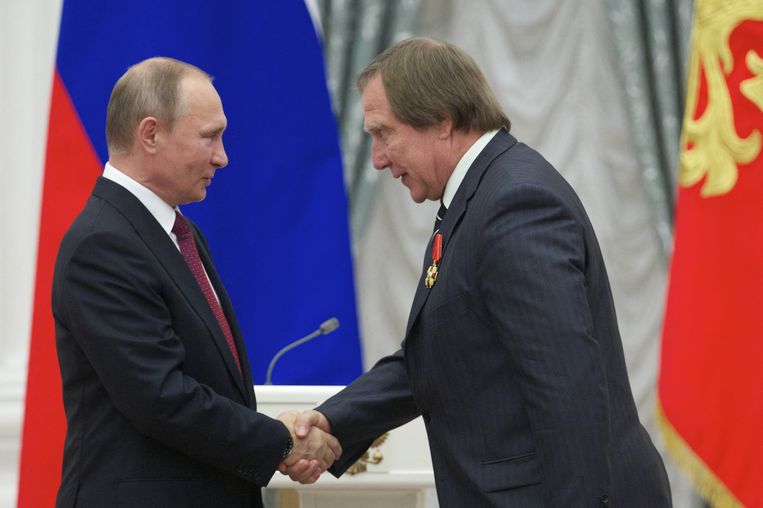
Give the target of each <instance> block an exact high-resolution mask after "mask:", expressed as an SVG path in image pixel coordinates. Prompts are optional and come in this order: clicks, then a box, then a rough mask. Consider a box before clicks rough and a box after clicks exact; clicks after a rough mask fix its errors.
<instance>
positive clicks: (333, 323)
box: [265, 317, 339, 385]
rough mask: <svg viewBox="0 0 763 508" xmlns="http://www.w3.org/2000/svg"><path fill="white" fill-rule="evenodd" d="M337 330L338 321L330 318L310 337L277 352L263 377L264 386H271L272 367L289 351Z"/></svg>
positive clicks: (307, 336)
mask: <svg viewBox="0 0 763 508" xmlns="http://www.w3.org/2000/svg"><path fill="white" fill-rule="evenodd" d="M337 328H339V320H338V319H337V318H335V317H332V318H331V319H328V320H326V321H324V322H323V323H321V326H320V327H319V328H318V329H317V330H315V331H314V332H313V333H311V334H310V335H306V336H304V337H302V338H301V339H299V340H295V341H294V342H292V343H291V344H288V345H287V346H286V347H284V348H283V349H281V350H280V351H279V352H277V353H276V355H275V356H274V357H273V359H272V360H270V365H269V366H268V374H267V376H266V377H265V384H266V385H272V384H273V383H272V382H271V378H272V376H273V367H275V365H276V362H277V361H278V359H279V358H281V357H282V356H283V355H284V353H287V352H289V351H291V350H292V349H294V348H295V347H297V346H301V345H302V344H304V343H305V342H307V341H309V340H312V339H314V338H316V337H317V336H318V335H326V334H327V333H331V332H333V331H334V330H336V329H337Z"/></svg>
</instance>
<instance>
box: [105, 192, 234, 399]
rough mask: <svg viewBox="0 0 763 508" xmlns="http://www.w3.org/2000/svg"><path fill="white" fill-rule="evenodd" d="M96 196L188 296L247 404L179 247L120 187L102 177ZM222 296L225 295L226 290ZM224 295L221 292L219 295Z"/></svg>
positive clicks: (221, 337) (224, 344)
mask: <svg viewBox="0 0 763 508" xmlns="http://www.w3.org/2000/svg"><path fill="white" fill-rule="evenodd" d="M93 194H94V195H96V196H99V197H101V198H103V199H105V200H107V201H108V202H109V203H111V204H112V205H113V206H114V207H115V208H116V209H117V210H119V211H120V212H122V214H123V215H124V216H125V218H126V219H127V220H128V221H130V222H131V223H132V225H133V226H134V227H135V230H136V231H137V232H138V234H139V235H140V237H141V238H142V239H143V241H144V242H145V243H146V245H147V246H148V248H149V249H150V250H151V251H152V252H153V253H154V255H155V256H156V258H157V259H158V260H159V262H160V263H161V264H162V266H164V269H165V270H167V273H168V274H169V275H170V277H171V278H172V280H174V281H175V284H177V286H178V288H180V291H181V292H182V293H183V295H185V297H186V299H187V300H188V303H189V304H190V306H191V307H192V308H193V310H194V311H195V312H196V313H197V314H198V316H199V317H200V318H201V320H202V321H203V322H204V324H205V325H206V327H207V329H208V330H209V332H210V334H211V335H212V337H214V342H215V345H216V346H217V349H218V351H219V352H220V355H221V356H222V358H223V361H224V363H225V366H226V368H227V369H228V372H229V374H230V376H231V378H232V380H233V382H234V384H235V385H236V387H237V388H238V390H239V391H240V392H241V395H242V396H243V397H244V400H247V401H248V400H249V395H248V390H245V389H244V382H243V380H242V379H241V374H239V371H238V367H237V366H236V362H235V360H234V359H233V355H232V354H231V352H230V349H229V348H228V344H227V342H226V341H225V335H223V332H222V330H221V329H220V325H219V324H218V323H217V318H215V315H214V313H213V312H212V309H211V308H210V307H209V303H207V300H206V298H205V297H204V294H203V293H202V291H201V288H199V283H198V282H196V279H195V278H194V277H193V274H192V273H191V271H190V270H189V269H188V265H186V263H185V260H184V259H183V256H182V255H181V254H180V251H178V249H177V247H175V244H174V243H172V240H171V239H170V237H169V236H168V235H167V233H166V232H165V231H164V229H162V227H161V226H160V225H159V223H158V222H157V221H156V219H155V218H154V217H153V215H151V213H150V212H149V211H148V210H147V209H146V208H145V207H144V206H143V204H142V203H141V202H140V201H139V200H138V199H137V198H136V197H135V196H133V195H132V194H131V193H130V192H129V191H128V190H126V189H124V188H123V187H121V186H120V185H118V184H116V183H114V182H112V181H110V180H107V179H105V178H103V177H100V178H99V179H98V181H97V183H96V186H95V189H94V190H93ZM197 245H198V242H197ZM202 250H203V249H202ZM205 265H206V263H205ZM205 267H206V266H205ZM215 276H216V274H215ZM210 278H211V275H210ZM218 280H219V279H218ZM218 287H219V285H218V286H217V287H215V290H216V291H217V288H218ZM221 293H224V291H222V292H221ZM221 293H218V295H220V294H221Z"/></svg>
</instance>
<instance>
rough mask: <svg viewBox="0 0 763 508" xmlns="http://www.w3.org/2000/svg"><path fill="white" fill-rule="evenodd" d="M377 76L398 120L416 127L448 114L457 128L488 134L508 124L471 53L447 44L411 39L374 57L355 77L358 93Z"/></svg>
mask: <svg viewBox="0 0 763 508" xmlns="http://www.w3.org/2000/svg"><path fill="white" fill-rule="evenodd" d="M377 74H378V75H380V76H381V79H382V84H383V85H384V91H385V93H386V95H387V100H388V101H389V104H390V106H391V108H392V112H393V113H394V114H395V116H397V118H398V119H400V120H401V121H403V122H404V123H406V124H408V125H411V126H412V127H415V128H419V129H422V128H425V127H430V126H432V125H436V124H438V123H440V122H442V121H443V120H445V119H446V118H450V119H451V120H452V121H453V127H454V128H455V129H457V130H463V131H467V132H468V131H470V130H472V129H474V130H477V131H481V132H487V131H489V130H493V129H500V128H501V127H505V128H506V130H509V129H510V128H511V122H510V121H509V118H508V117H507V116H506V113H504V111H503V108H502V107H501V104H500V103H499V102H498V99H496V97H495V95H494V94H493V91H492V90H491V89H490V86H489V85H488V83H487V80H486V79H485V76H484V75H483V74H482V71H481V70H480V68H479V66H478V65H477V63H476V62H475V61H474V59H473V58H472V57H470V56H469V55H468V54H466V52H464V51H463V50H462V49H460V48H459V47H457V46H455V45H453V44H450V43H448V42H443V41H438V40H435V39H430V38H427V37H413V38H410V39H406V40H404V41H401V42H398V43H397V44H395V45H394V46H392V47H390V48H387V49H386V50H384V52H382V53H381V54H379V55H378V56H376V58H374V59H373V60H372V61H371V63H370V64H368V66H367V67H366V68H365V69H364V70H363V72H361V73H360V75H358V78H357V80H356V85H357V87H358V89H359V90H360V91H361V92H362V91H363V90H364V89H365V87H366V85H368V82H369V81H370V80H371V79H372V78H374V77H375V76H376V75H377Z"/></svg>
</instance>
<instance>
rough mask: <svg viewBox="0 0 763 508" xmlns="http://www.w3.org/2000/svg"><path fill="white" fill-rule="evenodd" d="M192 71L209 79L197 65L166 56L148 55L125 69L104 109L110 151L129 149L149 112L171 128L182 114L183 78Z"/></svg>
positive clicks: (121, 151)
mask: <svg viewBox="0 0 763 508" xmlns="http://www.w3.org/2000/svg"><path fill="white" fill-rule="evenodd" d="M191 75H196V76H200V77H203V78H205V79H208V80H210V81H211V80H212V78H211V77H210V76H209V75H208V74H207V73H206V72H204V71H202V70H201V69H199V68H198V67H196V66H194V65H191V64H189V63H185V62H181V61H180V60H175V59H174V58H168V57H154V58H149V59H147V60H143V61H142V62H139V63H137V64H135V65H133V66H132V67H130V68H129V69H127V72H125V73H124V74H123V75H122V77H121V78H119V80H118V81H117V83H116V84H115V85H114V89H113V90H112V91H111V98H110V99H109V105H108V108H107V112H106V142H107V144H108V147H109V153H110V154H113V153H124V152H127V151H129V150H130V148H131V147H132V144H133V141H134V140H133V136H134V133H135V129H136V128H137V126H138V124H140V122H141V121H142V120H143V119H144V118H146V117H148V116H153V117H155V118H157V119H158V120H159V121H160V122H162V123H163V124H164V126H165V127H166V128H167V129H170V130H171V129H172V127H173V125H174V124H175V121H176V120H177V119H178V118H179V117H180V115H182V114H183V97H182V93H181V83H182V80H183V78H185V77H186V76H191Z"/></svg>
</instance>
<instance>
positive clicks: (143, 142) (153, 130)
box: [136, 116, 160, 154]
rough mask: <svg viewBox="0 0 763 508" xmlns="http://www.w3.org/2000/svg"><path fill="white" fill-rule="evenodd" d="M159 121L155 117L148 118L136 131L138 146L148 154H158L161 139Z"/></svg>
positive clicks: (142, 121)
mask: <svg viewBox="0 0 763 508" xmlns="http://www.w3.org/2000/svg"><path fill="white" fill-rule="evenodd" d="M159 130H160V129H159V120H157V119H156V118H154V117H153V116H147V117H146V118H144V119H143V120H141V121H140V123H139V124H138V128H137V129H136V134H137V136H136V137H137V145H138V146H139V147H140V148H141V150H143V151H144V152H146V153H150V154H154V153H156V148H157V144H158V141H159V137H160V132H159Z"/></svg>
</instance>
